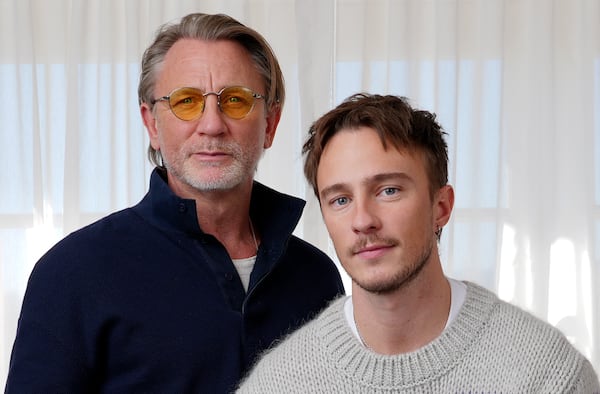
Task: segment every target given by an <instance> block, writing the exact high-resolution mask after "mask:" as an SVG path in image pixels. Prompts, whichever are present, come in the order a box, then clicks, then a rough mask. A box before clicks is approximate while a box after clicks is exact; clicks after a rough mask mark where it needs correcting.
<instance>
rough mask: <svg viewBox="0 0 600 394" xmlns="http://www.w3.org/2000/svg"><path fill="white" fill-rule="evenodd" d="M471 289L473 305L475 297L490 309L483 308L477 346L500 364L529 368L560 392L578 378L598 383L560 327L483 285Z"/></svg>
mask: <svg viewBox="0 0 600 394" xmlns="http://www.w3.org/2000/svg"><path fill="white" fill-rule="evenodd" d="M468 292H469V294H468V296H467V300H468V302H469V303H470V304H471V305H473V304H476V303H477V302H473V299H476V300H477V301H478V302H481V303H482V304H483V305H489V306H490V307H489V309H487V312H486V308H483V309H481V312H482V314H483V315H484V324H483V325H482V329H481V335H480V338H479V344H478V348H479V350H482V349H483V352H485V353H488V354H496V355H497V356H495V357H496V363H498V364H497V365H502V364H501V363H509V364H512V366H513V367H512V368H513V369H514V370H515V371H517V373H520V372H518V371H527V374H528V375H529V376H530V377H534V378H535V379H537V381H538V382H545V384H551V386H547V388H549V387H553V390H557V389H558V388H559V387H562V389H559V390H558V391H561V392H562V390H565V389H566V388H571V387H573V386H575V385H577V384H579V383H577V382H578V380H579V379H582V378H583V380H584V381H588V382H589V376H593V379H592V381H593V380H594V379H596V382H597V378H595V376H594V372H593V369H591V365H590V363H589V361H588V360H587V359H586V358H585V356H583V354H581V353H580V352H579V351H578V350H577V349H576V348H575V347H574V346H573V345H572V344H571V342H569V340H568V339H567V337H566V336H565V335H564V334H563V333H562V332H561V331H560V330H559V329H557V328H556V327H554V326H552V325H551V324H549V323H548V322H546V321H544V320H542V319H540V318H539V317H536V316H534V315H533V314H532V313H531V312H529V311H526V310H524V309H523V308H521V307H518V306H516V305H513V304H511V303H509V302H506V301H503V300H500V299H499V298H498V297H496V295H494V294H493V293H492V292H491V291H489V290H486V289H484V288H482V287H479V286H477V285H474V284H472V283H469V284H468ZM486 313H487V317H486V316H485V314H486ZM506 365H508V364H506ZM590 374H591V375H590ZM586 376H587V377H586ZM563 385H564V386H563ZM590 387H591V386H590ZM542 391H543V390H542ZM554 392H556V391H554Z"/></svg>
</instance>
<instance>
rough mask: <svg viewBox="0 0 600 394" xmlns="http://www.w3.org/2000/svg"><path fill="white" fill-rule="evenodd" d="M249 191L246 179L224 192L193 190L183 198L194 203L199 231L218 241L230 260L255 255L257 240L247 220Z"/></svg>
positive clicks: (251, 224) (248, 215)
mask: <svg viewBox="0 0 600 394" xmlns="http://www.w3.org/2000/svg"><path fill="white" fill-rule="evenodd" d="M251 194H252V182H249V183H248V184H245V185H243V186H242V185H241V186H240V187H237V188H235V189H231V190H226V191H211V192H199V191H196V192H195V193H194V194H193V195H188V196H184V197H183V198H191V199H193V200H194V201H195V202H196V216H197V218H198V224H199V225H200V228H201V229H202V231H203V232H205V233H207V234H211V235H212V236H214V237H215V238H216V239H217V240H219V242H220V243H221V244H222V245H223V246H224V247H225V249H226V250H227V253H228V254H229V256H230V257H231V258H232V259H242V258H247V257H251V256H255V255H256V252H257V249H258V243H259V242H260V236H259V234H258V232H257V229H256V228H255V227H254V226H253V223H252V221H251V219H250V198H251ZM180 197H181V196H180Z"/></svg>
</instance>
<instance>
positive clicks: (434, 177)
mask: <svg viewBox="0 0 600 394" xmlns="http://www.w3.org/2000/svg"><path fill="white" fill-rule="evenodd" d="M359 127H370V128H372V129H373V130H375V131H376V132H377V134H379V137H380V138H381V142H382V144H383V146H384V148H386V149H387V146H388V144H391V145H393V146H394V147H395V148H396V149H398V150H408V151H411V152H413V151H421V152H423V153H424V154H425V158H426V165H427V168H426V171H427V175H428V178H429V183H430V187H429V190H430V195H431V196H432V197H433V195H434V193H435V191H436V190H437V189H439V188H441V187H442V186H444V185H446V184H447V183H448V146H447V144H446V141H445V140H444V135H446V132H444V130H443V129H442V127H441V126H440V125H439V124H438V123H437V121H436V116H435V114H433V113H431V112H427V111H421V110H416V109H414V108H412V107H411V106H410V104H409V103H408V99H406V98H405V97H399V96H391V95H388V96H381V95H371V94H367V93H358V94H355V95H352V96H350V97H348V98H347V99H346V100H344V101H343V102H342V103H341V104H340V105H338V106H337V107H336V108H334V109H332V110H331V111H329V112H327V113H326V114H325V115H323V116H322V117H321V118H319V119H318V120H317V121H315V122H314V123H313V124H312V126H311V127H310V129H309V132H308V134H309V136H308V139H307V141H306V142H305V143H304V146H303V148H302V153H303V154H304V155H306V157H305V161H304V175H305V176H306V179H307V180H308V183H309V184H310V185H311V186H312V188H313V191H314V193H315V195H316V196H317V198H319V187H318V185H317V170H318V167H319V162H320V160H321V155H322V154H323V150H324V149H325V146H326V145H327V143H328V142H329V140H330V139H331V138H332V137H333V136H334V135H335V134H336V133H337V132H338V131H340V130H341V129H357V128H359Z"/></svg>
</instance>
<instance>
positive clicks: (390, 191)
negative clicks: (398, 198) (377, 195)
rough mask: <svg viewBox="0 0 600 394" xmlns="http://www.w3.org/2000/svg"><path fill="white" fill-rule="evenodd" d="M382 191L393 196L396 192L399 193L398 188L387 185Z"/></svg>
mask: <svg viewBox="0 0 600 394" xmlns="http://www.w3.org/2000/svg"><path fill="white" fill-rule="evenodd" d="M382 193H383V194H384V195H386V196H393V195H394V194H396V193H398V188H396V187H386V188H385V189H383V191H382Z"/></svg>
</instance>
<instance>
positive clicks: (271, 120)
mask: <svg viewBox="0 0 600 394" xmlns="http://www.w3.org/2000/svg"><path fill="white" fill-rule="evenodd" d="M280 119H281V106H280V105H279V104H275V105H273V107H271V110H270V111H269V114H268V115H267V128H266V129H265V143H264V144H263V148H265V149H269V148H270V147H271V145H273V140H274V139H275V132H276V131H277V125H278V124H279V120H280Z"/></svg>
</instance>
